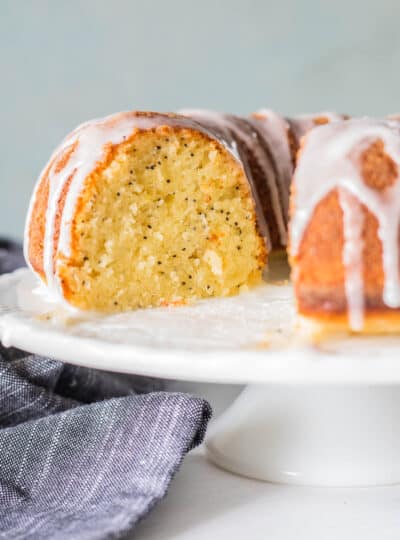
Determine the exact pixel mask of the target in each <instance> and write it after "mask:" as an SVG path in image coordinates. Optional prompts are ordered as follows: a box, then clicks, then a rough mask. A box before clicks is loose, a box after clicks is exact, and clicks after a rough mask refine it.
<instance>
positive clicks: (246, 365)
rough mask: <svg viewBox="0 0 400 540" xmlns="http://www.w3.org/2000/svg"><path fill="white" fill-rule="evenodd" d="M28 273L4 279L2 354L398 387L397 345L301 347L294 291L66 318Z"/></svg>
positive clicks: (132, 368)
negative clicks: (6, 350) (9, 350)
mask: <svg viewBox="0 0 400 540" xmlns="http://www.w3.org/2000/svg"><path fill="white" fill-rule="evenodd" d="M37 289H38V283H37V280H36V278H35V276H33V274H32V273H31V271H30V270H27V269H20V270H17V271H15V272H13V273H12V274H6V275H3V276H1V277H0V339H1V341H2V342H3V344H4V345H6V346H15V347H19V348H21V349H25V350H27V351H30V352H33V353H37V354H41V355H45V356H48V357H51V358H57V359H60V360H64V361H66V362H69V363H72V364H79V365H83V366H88V367H92V368H97V369H105V370H111V371H118V372H125V373H135V374H141V375H150V376H156V377H163V378H172V379H184V380H193V381H204V382H216V383H238V384H245V383H296V384H297V383H318V384H320V383H352V384H358V383H399V382H400V337H396V336H393V337H368V338H366V337H363V338H361V337H360V338H356V337H354V336H352V337H349V338H343V339H341V340H339V339H335V340H332V339H331V340H329V341H325V342H323V343H319V344H311V343H306V342H305V341H304V340H300V339H299V338H298V337H296V333H295V331H294V330H293V326H294V324H293V323H294V320H295V312H294V306H293V293H292V289H291V286H290V285H289V284H288V283H287V282H285V283H284V284H282V283H279V282H277V281H273V282H270V283H264V284H263V285H260V286H259V287H256V288H254V289H252V290H250V291H249V292H246V293H242V294H241V295H239V296H236V297H231V298H216V299H210V300H205V301H199V302H197V303H196V304H194V305H189V306H185V307H179V308H177V307H174V308H157V309H142V310H137V311H134V312H130V313H122V314H116V315H111V316H100V315H90V316H82V314H80V315H76V314H73V313H70V312H67V311H65V310H63V309H61V308H60V307H58V306H56V305H55V304H52V303H51V302H49V301H48V300H46V298H45V296H43V295H42V294H38V292H37Z"/></svg>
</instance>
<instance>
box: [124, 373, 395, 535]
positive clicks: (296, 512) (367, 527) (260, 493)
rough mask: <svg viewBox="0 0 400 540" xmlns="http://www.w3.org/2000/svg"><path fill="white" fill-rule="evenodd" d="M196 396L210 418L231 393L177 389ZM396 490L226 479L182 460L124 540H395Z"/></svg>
mask: <svg viewBox="0 0 400 540" xmlns="http://www.w3.org/2000/svg"><path fill="white" fill-rule="evenodd" d="M177 388H179V389H184V390H188V391H192V392H194V393H197V394H200V395H204V396H205V397H207V398H208V399H209V401H210V402H211V403H212V405H213V407H214V409H215V413H216V415H218V414H219V413H220V412H221V410H223V409H224V407H225V406H226V405H227V404H229V402H230V401H232V399H233V398H234V396H235V395H236V394H237V393H238V391H239V390H240V389H239V387H232V386H219V385H193V384H184V385H183V386H182V383H177ZM399 537H400V485H397V486H385V487H379V488H356V489H355V488H346V489H339V488H329V489H328V488H309V487H294V486H285V485H278V484H268V483H264V482H259V481H257V480H250V479H247V478H243V477H239V476H235V475H232V474H230V473H228V472H225V471H222V470H220V469H218V468H216V467H215V466H214V465H212V464H211V463H209V462H208V461H207V459H206V457H205V454H204V450H203V449H202V448H199V449H197V450H195V451H193V452H192V453H190V454H189V455H188V456H187V457H186V459H185V461H184V463H183V466H182V468H181V470H180V471H179V472H178V474H177V476H176V478H175V479H174V480H173V482H172V484H171V487H170V490H169V493H168V495H167V496H166V497H165V498H164V500H163V501H161V503H160V504H159V505H158V506H157V507H156V508H155V509H154V510H153V511H152V512H151V513H150V514H149V515H148V516H147V517H146V518H145V519H144V520H143V521H142V522H141V523H140V524H139V525H138V526H137V528H136V529H135V532H134V534H131V535H130V536H128V538H129V539H130V538H132V539H133V538H135V540H150V539H157V540H167V539H168V540H170V539H176V540H204V539H206V538H209V539H214V538H218V539H219V540H223V539H225V538H226V539H230V540H232V539H233V540H234V539H242V538H249V539H250V538H251V539H252V540H258V539H260V540H261V539H262V540H265V538H271V539H273V540H289V539H290V540H291V539H296V540H297V539H302V538H306V539H307V540H314V539H315V540H331V539H332V540H338V539H339V538H340V539H341V540H347V539H349V540H358V539H359V538H360V539H361V538H362V539H363V540H378V539H379V540H398V539H399Z"/></svg>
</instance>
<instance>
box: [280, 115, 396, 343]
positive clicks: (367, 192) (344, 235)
mask: <svg viewBox="0 0 400 540" xmlns="http://www.w3.org/2000/svg"><path fill="white" fill-rule="evenodd" d="M399 164H400V122H398V121H395V120H382V121H378V120H371V119H367V118H365V119H353V120H347V121H346V122H339V123H330V124H328V125H323V126H320V127H317V128H315V129H313V130H312V131H310V132H309V133H307V134H306V136H305V137H304V138H303V140H302V144H301V148H300V152H299V157H298V162H297V167H296V171H295V174H294V180H293V188H292V196H291V205H290V206H291V212H290V213H291V219H290V248H289V253H290V259H291V265H292V278H293V282H294V288H295V297H296V302H297V309H298V312H299V314H300V316H301V320H302V321H303V322H305V321H308V322H311V327H312V328H313V331H314V330H317V329H318V328H320V329H324V330H334V331H337V330H345V331H354V332H365V333H371V332H372V333H381V332H382V333H387V332H393V331H399V330H400V278H399V220H400V181H399V169H398V167H399ZM306 326H307V325H306Z"/></svg>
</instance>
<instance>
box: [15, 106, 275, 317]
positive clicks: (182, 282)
mask: <svg viewBox="0 0 400 540" xmlns="http://www.w3.org/2000/svg"><path fill="white" fill-rule="evenodd" d="M252 182H253V178H252V176H251V174H250V173H249V172H248V171H245V169H244V166H243V163H242V161H241V159H240V157H239V154H238V151H237V147H236V146H235V145H234V144H233V142H232V141H226V140H225V139H223V138H222V137H220V136H219V134H218V133H216V132H214V131H213V130H212V129H209V128H207V127H205V126H202V125H200V124H199V123H197V122H195V121H193V120H192V119H189V118H185V117H183V116H178V115H166V114H158V113H138V112H127V113H120V114H116V115H114V116H110V117H107V118H105V119H102V120H96V121H92V122H87V123H85V124H83V125H82V126H80V127H79V128H77V129H76V130H75V131H74V132H72V133H71V134H70V135H69V136H68V137H67V138H66V139H65V140H64V141H63V143H62V144H61V145H60V146H59V148H57V150H56V151H55V152H54V154H53V155H52V157H51V159H50V161H49V163H48V165H47V166H46V167H45V169H44V171H43V173H42V174H41V176H40V178H39V180H38V183H37V186H36V188H35V191H34V194H33V196H32V200H31V205H30V210H29V214H28V218H27V224H26V235H25V237H26V238H25V254H26V259H27V261H28V262H29V264H30V265H31V267H32V269H33V270H34V271H35V272H36V273H37V274H38V275H39V276H40V278H41V279H42V280H44V281H45V282H46V284H47V286H48V288H49V291H50V292H51V293H52V294H53V295H56V296H57V297H58V298H60V299H64V300H66V301H67V302H68V303H69V304H71V305H72V306H75V307H77V308H80V309H84V310H99V311H119V310H128V309H133V308H137V307H144V306H159V305H170V304H180V303H184V302H187V301H190V300H192V299H196V298H202V297H209V296H215V295H231V294H235V293H237V292H239V291H240V290H241V289H243V288H245V287H247V286H248V285H252V284H254V283H257V282H258V281H259V280H260V279H261V273H262V269H263V267H264V265H265V261H266V253H267V248H268V246H269V245H270V244H269V242H268V238H269V232H268V222H267V220H268V219H269V218H271V216H267V215H265V214H264V213H263V212H262V211H261V210H260V209H259V211H258V213H257V216H256V206H257V205H259V204H260V201H259V198H258V191H257V186H255V185H254V183H252ZM266 246H267V247H266Z"/></svg>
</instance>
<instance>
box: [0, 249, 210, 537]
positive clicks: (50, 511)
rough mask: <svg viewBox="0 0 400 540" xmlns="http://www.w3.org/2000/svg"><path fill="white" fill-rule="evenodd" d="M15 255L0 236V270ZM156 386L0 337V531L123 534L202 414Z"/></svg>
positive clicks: (193, 440) (192, 400) (199, 430)
mask: <svg viewBox="0 0 400 540" xmlns="http://www.w3.org/2000/svg"><path fill="white" fill-rule="evenodd" d="M23 264H24V263H23V258H22V256H21V250H20V247H19V246H18V245H17V244H14V243H12V242H9V241H4V240H3V241H2V240H0V273H2V272H5V271H11V270H12V269H13V268H15V267H17V266H22V265H23ZM77 354H79V352H77ZM161 388H162V383H161V382H160V381H157V380H155V379H148V378H143V377H132V376H126V375H119V374H112V373H107V372H101V371H96V370H90V369H86V368H81V367H76V366H71V365H68V364H64V363H62V362H60V361H57V360H51V359H49V358H43V357H39V356H36V355H32V354H29V353H26V352H24V351H20V350H18V349H12V348H11V349H6V348H4V347H2V346H1V345H0V538H6V539H7V540H11V539H24V540H25V539H35V540H36V539H38V540H41V539H54V540H62V539H78V540H89V539H93V540H94V539H96V540H97V539H108V538H121V537H123V536H124V535H125V534H126V533H127V532H128V531H129V530H130V529H131V528H132V527H133V526H134V525H135V523H136V522H137V521H138V520H139V519H140V518H141V517H143V516H144V515H145V514H146V513H147V512H149V510H151V508H152V507H153V506H154V505H155V504H156V503H157V502H158V501H159V500H160V499H161V498H162V497H163V496H164V495H165V493H166V491H167V488H168V485H169V483H170V481H171V479H172V477H173V475H174V474H175V472H176V471H177V469H178V467H179V465H180V463H181V461H182V459H183V458H184V456H185V454H186V453H187V452H188V451H189V450H190V449H191V448H193V447H195V446H196V445H198V444H199V443H201V441H202V439H203V436H204V433H205V429H206V426H207V422H208V420H209V418H210V416H211V409H210V406H209V405H208V403H207V402H206V401H204V400H202V399H200V398H196V397H192V396H189V395H187V394H181V393H172V392H165V391H164V392H163V391H161Z"/></svg>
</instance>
